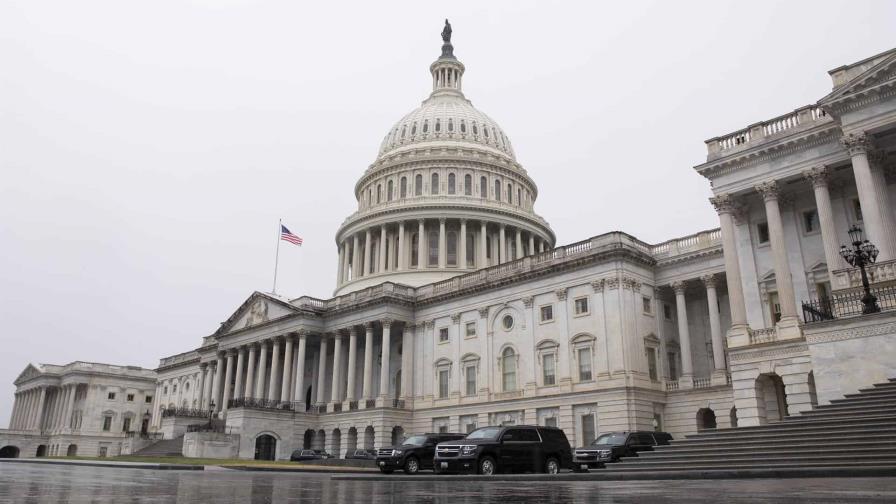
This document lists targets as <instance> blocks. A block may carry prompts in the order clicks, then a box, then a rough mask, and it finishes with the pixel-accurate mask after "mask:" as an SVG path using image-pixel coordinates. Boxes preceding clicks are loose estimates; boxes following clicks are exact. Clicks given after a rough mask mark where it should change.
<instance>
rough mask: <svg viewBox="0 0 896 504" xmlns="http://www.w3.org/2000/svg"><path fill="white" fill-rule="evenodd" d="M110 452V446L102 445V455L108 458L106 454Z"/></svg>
mask: <svg viewBox="0 0 896 504" xmlns="http://www.w3.org/2000/svg"><path fill="white" fill-rule="evenodd" d="M108 454H109V448H108V447H106V446H100V457H102V458H106V455H108Z"/></svg>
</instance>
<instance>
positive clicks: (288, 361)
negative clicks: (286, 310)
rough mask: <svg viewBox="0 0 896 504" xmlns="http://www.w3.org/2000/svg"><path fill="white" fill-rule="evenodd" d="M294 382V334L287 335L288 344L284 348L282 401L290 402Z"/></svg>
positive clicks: (281, 386) (281, 385)
mask: <svg viewBox="0 0 896 504" xmlns="http://www.w3.org/2000/svg"><path fill="white" fill-rule="evenodd" d="M290 383H292V335H291V334H290V335H287V336H286V346H285V348H284V349H283V380H282V383H281V384H280V402H289V401H291V400H292V399H291V398H290V397H289V384H290Z"/></svg>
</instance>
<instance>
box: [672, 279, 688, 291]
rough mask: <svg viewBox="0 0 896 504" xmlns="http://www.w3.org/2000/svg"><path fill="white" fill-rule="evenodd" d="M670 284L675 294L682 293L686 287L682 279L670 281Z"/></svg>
mask: <svg viewBox="0 0 896 504" xmlns="http://www.w3.org/2000/svg"><path fill="white" fill-rule="evenodd" d="M671 286H672V289H673V290H674V291H675V294H684V291H685V289H687V283H686V282H684V281H678V282H672V284H671Z"/></svg>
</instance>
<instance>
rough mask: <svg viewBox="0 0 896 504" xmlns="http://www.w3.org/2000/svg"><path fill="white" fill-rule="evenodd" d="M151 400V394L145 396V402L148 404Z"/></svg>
mask: <svg viewBox="0 0 896 504" xmlns="http://www.w3.org/2000/svg"><path fill="white" fill-rule="evenodd" d="M151 402H152V396H151V395H148V396H146V404H149V403H151Z"/></svg>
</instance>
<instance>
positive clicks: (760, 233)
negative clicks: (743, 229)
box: [756, 222, 768, 244]
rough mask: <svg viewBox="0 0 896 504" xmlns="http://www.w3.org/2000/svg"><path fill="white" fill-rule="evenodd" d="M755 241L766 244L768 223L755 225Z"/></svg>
mask: <svg viewBox="0 0 896 504" xmlns="http://www.w3.org/2000/svg"><path fill="white" fill-rule="evenodd" d="M756 239H758V240H759V243H760V244H762V243H768V222H760V223H759V224H757V225H756Z"/></svg>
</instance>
